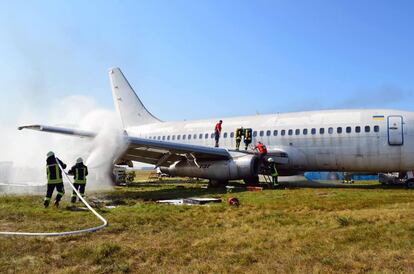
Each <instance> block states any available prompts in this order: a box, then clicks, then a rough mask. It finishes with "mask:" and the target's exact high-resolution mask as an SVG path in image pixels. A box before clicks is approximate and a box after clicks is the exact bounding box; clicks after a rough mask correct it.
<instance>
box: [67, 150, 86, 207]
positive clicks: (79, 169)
mask: <svg viewBox="0 0 414 274" xmlns="http://www.w3.org/2000/svg"><path fill="white" fill-rule="evenodd" d="M69 175H72V176H73V177H74V180H75V183H74V184H73V186H74V187H75V188H76V190H77V191H79V193H80V194H81V195H82V197H85V187H86V176H88V167H87V166H85V165H84V164H83V159H82V158H80V157H79V158H78V159H77V160H76V165H74V166H73V167H72V168H71V169H70V170H69ZM70 201H71V203H72V204H74V203H76V192H75V191H73V192H72V197H71V200H70Z"/></svg>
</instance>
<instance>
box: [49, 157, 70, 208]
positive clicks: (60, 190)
mask: <svg viewBox="0 0 414 274" xmlns="http://www.w3.org/2000/svg"><path fill="white" fill-rule="evenodd" d="M59 165H60V166H61V167H62V168H63V169H65V168H66V164H65V163H63V162H62V161H61V160H59V159H58V158H56V157H55V154H54V153H53V152H52V151H50V152H49V153H48V154H47V158H46V173H47V192H46V197H45V200H44V203H43V205H44V206H45V208H47V207H48V206H49V204H50V200H51V199H52V194H53V191H54V190H55V188H56V190H57V195H56V199H55V206H56V207H59V202H60V200H61V199H62V196H63V195H64V194H65V188H64V186H63V178H62V170H61V169H60V166H59Z"/></svg>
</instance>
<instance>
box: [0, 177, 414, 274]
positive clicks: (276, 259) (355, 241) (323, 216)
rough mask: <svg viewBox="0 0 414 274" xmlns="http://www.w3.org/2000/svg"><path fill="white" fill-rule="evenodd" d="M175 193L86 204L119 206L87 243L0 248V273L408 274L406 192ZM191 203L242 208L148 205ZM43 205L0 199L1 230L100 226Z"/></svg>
mask: <svg viewBox="0 0 414 274" xmlns="http://www.w3.org/2000/svg"><path fill="white" fill-rule="evenodd" d="M179 186H180V185H178V184H162V185H161V186H159V185H158V186H157V185H151V184H146V185H145V186H140V185H139V184H136V185H134V186H130V187H122V188H117V189H115V190H114V191H112V192H109V193H101V194H94V195H93V196H96V197H99V198H100V199H102V200H106V201H107V203H108V204H116V205H118V206H117V207H116V208H114V209H103V210H101V212H102V214H103V216H104V217H105V218H107V219H108V221H109V224H110V225H109V227H107V228H106V229H104V230H102V231H99V232H96V233H93V234H88V235H83V236H69V237H63V238H17V237H5V238H1V241H0V250H1V252H0V272H1V273H16V272H22V273H34V272H35V273H79V272H84V273H113V272H115V273H117V272H119V273H122V272H133V273H154V272H155V273H275V272H279V273H305V272H306V273H327V272H338V273H339V272H341V273H343V272H355V273H358V272H375V273H377V272H380V273H391V272H414V210H413V207H414V192H413V191H410V190H406V189H403V188H401V189H382V188H381V187H377V186H375V185H372V184H371V185H368V186H367V187H366V188H365V187H364V186H362V187H361V186H358V188H356V187H355V188H354V187H349V188H317V189H312V188H285V189H275V190H265V191H262V192H233V193H229V194H228V193H225V191H224V190H211V189H202V188H200V185H197V184H195V185H189V184H181V187H179ZM182 186H184V188H182ZM67 196H69V195H67ZM91 196H92V195H91ZM190 196H206V197H212V196H213V197H221V198H223V201H224V200H226V199H227V198H228V197H230V196H234V197H237V198H239V200H240V202H241V205H240V207H230V206H228V205H227V204H226V203H225V202H223V203H221V204H214V205H210V206H172V205H160V204H156V203H155V202H154V200H156V199H164V198H181V197H190ZM66 199H68V197H66ZM41 203H42V198H41V197H39V196H1V197H0V230H1V231H6V230H8V231H10V230H18V231H37V232H40V231H59V230H60V231H61V230H71V229H79V228H85V227H88V226H92V225H94V224H98V221H97V220H96V219H94V217H93V216H92V215H91V214H90V213H88V212H73V211H69V210H67V209H65V206H66V205H67V204H68V203H67V201H65V202H64V204H63V208H61V209H55V208H49V209H43V208H42V207H41Z"/></svg>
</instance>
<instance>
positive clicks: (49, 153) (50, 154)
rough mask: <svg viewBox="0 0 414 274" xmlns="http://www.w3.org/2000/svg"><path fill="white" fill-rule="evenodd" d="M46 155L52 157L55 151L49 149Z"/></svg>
mask: <svg viewBox="0 0 414 274" xmlns="http://www.w3.org/2000/svg"><path fill="white" fill-rule="evenodd" d="M46 156H47V158H49V157H51V156H55V153H54V152H53V151H49V152H48V153H47V154H46Z"/></svg>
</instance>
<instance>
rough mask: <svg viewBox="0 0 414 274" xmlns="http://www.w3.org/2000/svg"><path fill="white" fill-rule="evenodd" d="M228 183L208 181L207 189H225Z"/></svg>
mask: <svg viewBox="0 0 414 274" xmlns="http://www.w3.org/2000/svg"><path fill="white" fill-rule="evenodd" d="M228 183H229V182H228V181H225V180H212V179H211V180H209V181H208V187H209V188H218V187H225V186H226V185H227V184H228Z"/></svg>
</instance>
